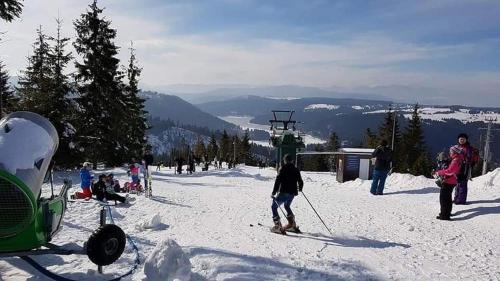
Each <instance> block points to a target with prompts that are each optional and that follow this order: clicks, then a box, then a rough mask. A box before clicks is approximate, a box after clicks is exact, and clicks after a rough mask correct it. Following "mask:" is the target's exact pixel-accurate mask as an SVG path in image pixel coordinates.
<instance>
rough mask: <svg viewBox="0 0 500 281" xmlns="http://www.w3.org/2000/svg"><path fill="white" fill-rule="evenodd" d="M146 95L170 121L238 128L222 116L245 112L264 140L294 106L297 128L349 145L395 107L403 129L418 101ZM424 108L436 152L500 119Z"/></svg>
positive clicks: (499, 147)
mask: <svg viewBox="0 0 500 281" xmlns="http://www.w3.org/2000/svg"><path fill="white" fill-rule="evenodd" d="M143 95H144V97H146V98H147V101H146V109H147V110H148V111H149V112H150V114H151V115H152V116H153V117H160V118H162V119H164V120H166V119H170V120H173V121H174V122H179V123H181V124H192V125H196V126H200V127H207V128H209V129H211V130H221V129H227V130H232V132H237V131H238V127H237V126H236V125H234V124H231V123H229V122H226V121H224V120H222V119H221V118H223V119H226V120H230V119H231V118H224V117H227V116H240V117H241V116H246V117H247V118H246V119H248V120H250V122H248V124H246V125H245V126H244V127H246V128H253V129H256V130H255V132H256V133H255V134H254V136H253V139H254V140H259V141H266V140H267V134H266V133H265V131H264V129H266V128H267V126H269V120H270V119H272V112H271V111H272V110H294V111H295V113H294V116H293V119H294V120H297V121H299V122H300V123H298V125H297V127H298V128H299V130H300V131H301V132H303V133H307V134H309V135H310V136H312V137H315V138H320V139H325V140H326V139H327V138H328V136H329V134H330V133H331V132H336V133H337V134H338V135H339V136H340V138H341V139H342V140H343V141H344V143H345V144H346V145H348V146H358V145H359V144H360V143H361V141H362V140H363V137H364V133H365V130H366V128H370V129H371V130H372V131H374V132H376V131H377V130H378V127H379V126H380V124H381V123H382V121H383V119H384V116H385V114H386V111H387V109H388V108H389V107H391V106H392V108H394V109H395V110H396V111H397V112H398V120H399V125H400V128H401V131H403V129H404V127H405V126H406V125H407V121H408V119H409V118H410V115H411V110H412V107H413V104H407V103H391V102H390V101H384V100H373V99H353V98H329V97H314V98H294V97H286V98H277V97H275V96H272V97H260V96H252V95H250V96H238V97H234V98H226V99H224V100H213V101H209V102H205V103H199V104H196V105H193V104H190V103H189V102H187V101H184V100H183V99H181V98H179V97H176V96H173V95H163V94H159V93H153V92H144V93H143ZM420 107H421V109H420V116H421V118H422V120H423V129H424V132H425V137H426V143H427V146H428V147H429V150H430V152H431V154H435V153H437V152H439V151H442V150H443V149H445V148H446V147H449V146H450V145H452V144H454V143H455V142H456V136H457V135H458V134H459V133H461V132H465V133H467V134H469V135H470V137H471V138H470V140H471V142H472V143H473V144H474V145H475V146H477V147H480V146H481V145H480V135H481V134H483V135H484V131H482V130H479V128H482V127H485V119H486V118H488V117H500V109H499V108H480V107H468V106H459V105H454V106H431V105H421V106H420ZM219 117H221V118H219ZM498 119H500V118H498ZM498 119H497V120H498ZM497 122H498V121H497ZM232 123H238V122H232ZM256 124H257V125H256ZM239 132H241V130H239ZM491 150H492V151H493V153H494V152H496V151H500V143H493V145H492V149H491ZM493 159H494V160H495V161H499V160H500V157H499V156H497V155H494V156H493Z"/></svg>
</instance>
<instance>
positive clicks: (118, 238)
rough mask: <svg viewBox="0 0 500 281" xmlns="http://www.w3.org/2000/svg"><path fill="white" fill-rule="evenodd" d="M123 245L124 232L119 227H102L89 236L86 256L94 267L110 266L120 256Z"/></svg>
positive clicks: (109, 225)
mask: <svg viewBox="0 0 500 281" xmlns="http://www.w3.org/2000/svg"><path fill="white" fill-rule="evenodd" d="M125 243H126V237H125V232H123V230H122V229H121V228H120V227H118V226H116V225H114V224H106V225H103V226H101V227H99V228H98V229H97V230H96V231H94V233H92V235H90V237H89V240H88V241H87V256H88V257H89V259H90V261H92V262H93V263H95V264H96V265H100V266H104V265H110V264H112V263H114V262H115V261H116V260H117V259H118V258H119V257H120V256H121V255H122V253H123V250H124V249H125Z"/></svg>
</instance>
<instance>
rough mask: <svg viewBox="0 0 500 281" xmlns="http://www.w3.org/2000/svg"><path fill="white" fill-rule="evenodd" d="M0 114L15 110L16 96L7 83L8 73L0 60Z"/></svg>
mask: <svg viewBox="0 0 500 281" xmlns="http://www.w3.org/2000/svg"><path fill="white" fill-rule="evenodd" d="M0 97H1V98H0V115H1V117H3V114H4V113H9V112H12V111H15V110H16V108H17V102H18V101H17V98H16V97H15V96H14V91H13V89H12V88H11V87H10V84H9V73H8V72H7V69H6V68H5V65H4V64H3V62H1V61H0Z"/></svg>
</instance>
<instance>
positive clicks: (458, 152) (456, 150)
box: [434, 145, 464, 220]
mask: <svg viewBox="0 0 500 281" xmlns="http://www.w3.org/2000/svg"><path fill="white" fill-rule="evenodd" d="M450 157H451V163H450V165H449V166H448V168H446V169H442V170H438V171H436V172H434V176H437V177H441V179H442V180H443V183H442V186H441V190H440V191H439V203H440V205H441V212H440V213H439V215H438V216H437V217H436V218H437V219H438V220H450V216H451V210H452V207H453V201H452V200H451V195H452V193H453V188H454V187H455V185H457V183H458V180H457V176H458V174H459V173H460V169H461V166H462V162H463V161H464V156H463V151H462V149H461V148H460V146H458V145H455V146H452V147H450Z"/></svg>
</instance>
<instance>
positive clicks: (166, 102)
mask: <svg viewBox="0 0 500 281" xmlns="http://www.w3.org/2000/svg"><path fill="white" fill-rule="evenodd" d="M141 95H142V97H143V98H145V99H146V102H145V107H146V110H147V111H148V112H149V114H150V115H151V116H152V117H157V118H160V119H163V120H168V119H170V120H172V121H174V122H175V123H179V124H184V125H195V126H198V127H207V128H209V129H211V130H224V129H226V130H230V131H232V130H237V127H236V126H234V125H233V124H231V123H228V122H226V121H223V120H221V119H219V118H217V117H215V116H213V115H211V114H209V113H206V112H204V111H202V110H200V109H199V108H197V107H196V106H193V105H192V104H190V103H189V102H186V101H185V100H183V99H181V98H179V97H177V96H172V95H165V94H160V93H156V92H147V91H146V92H142V93H141Z"/></svg>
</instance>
